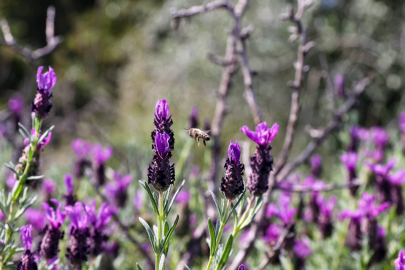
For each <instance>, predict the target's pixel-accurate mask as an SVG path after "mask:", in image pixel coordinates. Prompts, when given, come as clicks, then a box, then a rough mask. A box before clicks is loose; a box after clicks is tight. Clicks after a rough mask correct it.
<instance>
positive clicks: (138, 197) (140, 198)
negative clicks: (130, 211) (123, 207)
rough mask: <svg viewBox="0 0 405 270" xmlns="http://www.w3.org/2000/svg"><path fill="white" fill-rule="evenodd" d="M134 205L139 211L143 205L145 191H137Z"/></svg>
mask: <svg viewBox="0 0 405 270" xmlns="http://www.w3.org/2000/svg"><path fill="white" fill-rule="evenodd" d="M134 206H135V208H136V209H137V210H138V211H139V210H140V209H141V208H142V206H143V192H141V191H139V190H138V191H137V192H136V193H135V197H134Z"/></svg>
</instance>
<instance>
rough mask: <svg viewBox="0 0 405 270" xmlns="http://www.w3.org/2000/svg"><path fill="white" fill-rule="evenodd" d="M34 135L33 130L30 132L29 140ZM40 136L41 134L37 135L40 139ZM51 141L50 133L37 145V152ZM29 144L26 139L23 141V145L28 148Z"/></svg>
mask: <svg viewBox="0 0 405 270" xmlns="http://www.w3.org/2000/svg"><path fill="white" fill-rule="evenodd" d="M35 135H36V131H35V129H32V130H31V138H34V136H35ZM41 136H42V134H41V132H40V133H39V134H38V138H41ZM51 139H52V132H49V133H48V136H46V137H45V138H44V139H43V140H42V141H41V142H40V143H39V144H38V145H37V151H40V150H41V149H42V148H44V147H45V146H46V145H48V144H49V143H50V141H51ZM29 144H30V141H29V140H28V139H24V145H25V146H28V145H29Z"/></svg>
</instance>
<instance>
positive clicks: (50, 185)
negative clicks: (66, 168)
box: [42, 179, 56, 194]
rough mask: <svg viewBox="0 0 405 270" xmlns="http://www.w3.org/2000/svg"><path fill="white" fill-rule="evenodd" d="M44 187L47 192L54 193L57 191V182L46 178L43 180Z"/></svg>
mask: <svg viewBox="0 0 405 270" xmlns="http://www.w3.org/2000/svg"><path fill="white" fill-rule="evenodd" d="M42 189H43V190H44V192H45V194H52V193H54V192H55V191H56V184H55V182H54V181H53V180H52V179H45V180H44V181H43V182H42Z"/></svg>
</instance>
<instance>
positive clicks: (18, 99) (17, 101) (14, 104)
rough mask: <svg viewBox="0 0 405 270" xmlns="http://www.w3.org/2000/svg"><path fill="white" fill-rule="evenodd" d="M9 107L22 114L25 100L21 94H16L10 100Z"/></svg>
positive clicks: (15, 112)
mask: <svg viewBox="0 0 405 270" xmlns="http://www.w3.org/2000/svg"><path fill="white" fill-rule="evenodd" d="M8 107H9V109H10V110H11V111H12V112H13V113H14V114H17V115H20V114H21V112H22V110H23V109H24V100H23V98H22V96H21V95H20V94H14V95H13V97H12V98H11V99H10V100H9V101H8Z"/></svg>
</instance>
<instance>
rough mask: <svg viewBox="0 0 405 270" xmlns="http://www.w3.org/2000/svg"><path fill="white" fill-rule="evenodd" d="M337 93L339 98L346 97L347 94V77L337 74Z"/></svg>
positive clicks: (335, 80)
mask: <svg viewBox="0 0 405 270" xmlns="http://www.w3.org/2000/svg"><path fill="white" fill-rule="evenodd" d="M334 82H335V93H336V95H338V96H339V97H346V92H345V77H344V76H343V75H342V74H337V75H336V76H335V79H334Z"/></svg>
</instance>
